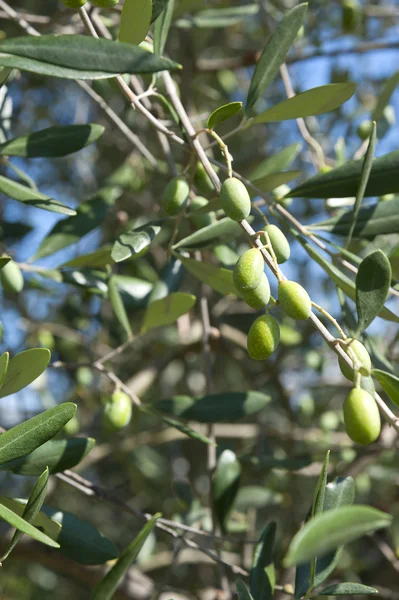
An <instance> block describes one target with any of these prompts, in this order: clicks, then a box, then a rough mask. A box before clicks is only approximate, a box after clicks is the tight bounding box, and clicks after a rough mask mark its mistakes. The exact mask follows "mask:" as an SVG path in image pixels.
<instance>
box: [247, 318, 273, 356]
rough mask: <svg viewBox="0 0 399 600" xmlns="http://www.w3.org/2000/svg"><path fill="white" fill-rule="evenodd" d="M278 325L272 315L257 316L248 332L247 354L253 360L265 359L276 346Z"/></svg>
mask: <svg viewBox="0 0 399 600" xmlns="http://www.w3.org/2000/svg"><path fill="white" fill-rule="evenodd" d="M279 341H280V327H279V325H278V323H277V321H276V319H274V318H273V317H271V316H270V315H263V316H261V317H258V318H257V319H256V321H254V322H253V323H252V325H251V328H250V330H249V332H248V338H247V348H248V354H249V356H250V357H251V358H253V359H254V360H265V359H266V358H268V357H269V356H270V355H271V354H273V352H274V351H275V349H276V348H277V346H278V343H279Z"/></svg>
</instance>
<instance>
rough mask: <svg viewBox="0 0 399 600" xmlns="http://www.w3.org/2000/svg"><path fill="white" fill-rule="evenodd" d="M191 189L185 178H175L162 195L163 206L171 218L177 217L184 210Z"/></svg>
mask: <svg viewBox="0 0 399 600" xmlns="http://www.w3.org/2000/svg"><path fill="white" fill-rule="evenodd" d="M189 192H190V187H189V185H188V183H187V180H186V179H185V178H184V177H175V178H174V179H172V181H169V183H168V185H167V186H166V188H165V190H164V193H163V195H162V206H163V209H164V211H165V212H166V213H167V214H168V215H169V216H170V217H175V216H176V215H178V214H179V212H180V211H181V210H182V209H183V208H184V206H185V204H186V202H187V200H188V194H189Z"/></svg>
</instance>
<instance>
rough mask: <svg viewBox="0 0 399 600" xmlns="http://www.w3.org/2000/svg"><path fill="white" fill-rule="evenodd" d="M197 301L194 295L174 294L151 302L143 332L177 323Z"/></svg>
mask: <svg viewBox="0 0 399 600" xmlns="http://www.w3.org/2000/svg"><path fill="white" fill-rule="evenodd" d="M196 300H197V299H196V297H195V296H193V294H186V293H183V292H174V293H173V294H169V296H165V298H162V299H161V300H155V301H154V302H151V304H149V305H148V306H147V310H146V312H145V315H144V319H143V324H142V326H141V330H142V331H148V330H149V329H154V327H161V326H163V325H171V324H172V323H175V322H176V321H177V319H178V318H179V317H181V316H182V315H184V314H185V313H187V312H188V311H189V310H191V309H192V307H193V306H194V304H195V302H196Z"/></svg>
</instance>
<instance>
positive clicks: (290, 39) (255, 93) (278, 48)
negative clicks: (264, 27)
mask: <svg viewBox="0 0 399 600" xmlns="http://www.w3.org/2000/svg"><path fill="white" fill-rule="evenodd" d="M307 7H308V5H307V4H305V3H304V4H298V6H295V7H294V8H292V9H291V10H290V11H288V12H287V13H286V14H285V15H284V17H283V19H282V20H281V21H280V23H279V24H278V25H277V27H276V29H275V31H274V32H273V34H272V36H271V38H270V39H269V40H268V42H267V44H266V46H265V48H264V49H263V52H262V54H261V56H260V58H259V61H258V63H257V65H256V67H255V71H254V74H253V75H252V79H251V83H250V86H249V91H248V96H247V102H246V105H245V112H246V113H247V114H251V112H252V110H253V107H254V105H255V104H256V102H257V101H258V100H259V98H260V97H261V96H262V94H263V93H264V91H265V90H266V88H267V87H268V85H269V84H270V83H271V81H272V80H273V79H274V77H275V76H276V75H277V72H278V70H279V68H280V66H281V64H282V63H283V62H284V59H285V57H286V54H287V52H288V50H289V49H290V48H291V46H292V44H293V43H294V41H295V38H296V36H297V34H298V31H299V29H300V28H301V26H302V24H303V22H304V19H305V14H306V10H307Z"/></svg>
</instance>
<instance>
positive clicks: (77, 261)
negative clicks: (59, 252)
mask: <svg viewBox="0 0 399 600" xmlns="http://www.w3.org/2000/svg"><path fill="white" fill-rule="evenodd" d="M111 250H112V246H103V247H102V248H99V249H98V250H95V251H94V252H89V254H82V255H81V256H76V258H72V259H71V260H68V261H67V262H65V263H63V264H62V265H60V266H59V269H62V268H67V267H70V268H74V269H76V268H78V269H79V268H88V269H101V268H103V267H106V266H107V265H111V264H113V262H114V261H113V260H112V257H111ZM61 281H62V277H61Z"/></svg>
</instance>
